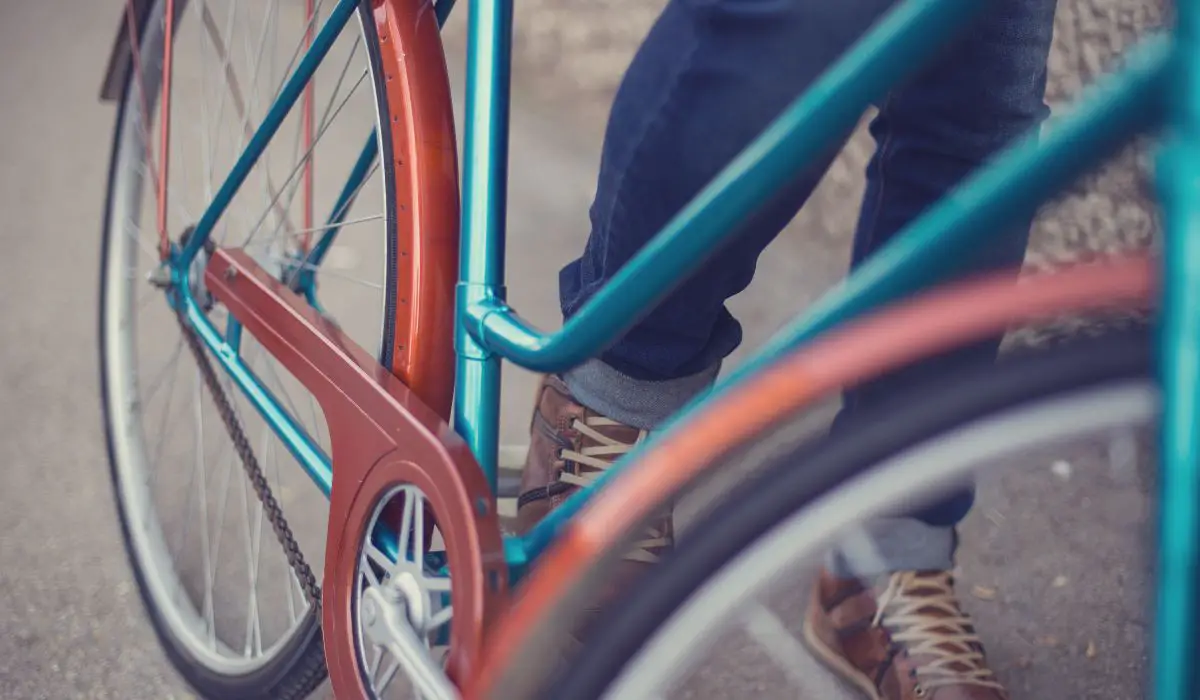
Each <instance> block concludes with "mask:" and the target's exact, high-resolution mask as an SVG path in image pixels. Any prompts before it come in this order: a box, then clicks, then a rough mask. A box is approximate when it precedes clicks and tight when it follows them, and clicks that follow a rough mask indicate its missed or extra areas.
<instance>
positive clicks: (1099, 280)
mask: <svg viewBox="0 0 1200 700" xmlns="http://www.w3.org/2000/svg"><path fill="white" fill-rule="evenodd" d="M1153 269H1154V267H1153V265H1152V262H1151V260H1150V259H1148V258H1145V257H1130V258H1125V259H1116V260H1112V261H1107V262H1103V263H1095V264H1088V265H1080V266H1076V267H1073V268H1069V269H1067V270H1063V271H1060V272H1057V273H1054V274H1043V275H1035V276H1031V277H1029V278H1025V279H1023V280H1020V281H1015V280H1014V279H1013V276H1012V274H1011V273H1008V274H999V275H994V276H990V277H986V278H980V279H977V280H974V281H968V282H963V283H959V284H955V285H950V286H947V287H944V288H941V289H938V290H935V291H933V292H929V293H927V294H925V295H923V296H920V297H918V298H917V299H915V300H913V301H911V302H909V303H905V304H901V305H898V306H895V307H892V308H890V309H888V310H885V311H883V312H881V313H879V314H877V315H875V316H872V317H869V318H867V319H865V320H863V321H859V322H856V323H853V324H850V325H848V326H846V327H844V328H842V329H839V330H836V331H833V332H830V333H828V334H827V335H825V336H823V337H821V338H819V339H818V340H816V341H814V342H813V343H812V344H811V345H809V346H808V347H807V348H806V349H805V350H803V351H801V352H798V353H796V354H795V355H792V356H791V357H789V358H787V359H785V360H783V361H781V362H780V363H778V364H776V365H775V366H774V367H772V368H770V369H768V370H766V371H764V372H762V373H760V374H758V375H757V376H755V377H753V378H751V379H748V380H747V381H746V382H745V383H743V384H742V385H741V386H739V387H738V388H735V389H733V390H731V391H730V392H729V393H728V394H726V395H725V396H724V397H723V398H721V399H719V400H717V401H715V402H714V403H713V404H712V405H711V406H709V407H707V408H706V409H704V410H702V411H701V412H700V413H699V414H698V415H697V416H696V417H695V418H694V419H693V420H692V421H691V422H690V423H689V428H688V429H687V430H683V431H679V432H674V433H672V434H670V435H668V436H666V437H665V438H664V439H663V440H662V441H661V442H659V443H658V444H657V445H656V446H654V447H651V448H650V450H649V451H648V452H647V453H646V454H645V456H644V457H643V459H642V460H641V461H640V462H639V463H638V464H637V466H636V468H633V469H630V470H628V471H627V472H625V473H623V474H622V475H621V476H620V477H619V478H617V479H615V480H614V481H613V482H612V483H611V484H609V485H608V487H606V488H605V489H604V491H603V492H602V493H600V494H598V495H597V496H596V498H595V499H594V500H593V501H592V502H591V503H590V504H589V505H588V507H586V508H585V509H584V510H583V511H582V512H581V513H580V514H579V516H578V517H577V518H576V519H575V520H574V521H573V522H571V523H570V524H568V525H567V527H566V529H565V531H564V533H563V535H562V536H561V537H560V538H559V540H558V541H557V542H556V543H555V544H554V546H552V547H551V549H550V550H548V551H547V552H546V553H545V554H544V555H543V557H542V558H541V560H540V561H539V563H538V564H537V565H536V566H535V568H534V570H533V571H532V573H531V574H530V575H529V577H528V578H527V579H526V580H525V581H524V582H523V583H522V585H521V586H520V589H519V594H518V596H517V597H516V598H515V599H514V601H513V603H512V605H510V606H509V608H508V611H507V613H506V614H505V615H504V617H503V618H502V620H501V622H500V624H499V625H498V626H497V628H496V629H495V630H493V631H492V632H491V633H489V635H488V645H487V647H488V649H489V652H488V655H487V656H486V657H485V659H484V664H483V669H482V671H481V673H480V675H479V676H478V677H477V678H475V679H474V681H473V682H472V683H471V684H470V685H468V686H467V689H466V694H465V696H464V697H466V698H470V699H471V700H477V699H482V698H489V699H491V700H504V699H506V698H512V697H527V696H528V693H529V692H531V691H533V690H535V689H532V688H529V687H528V685H527V684H528V683H529V682H530V677H531V675H532V674H531V673H530V667H529V663H527V662H528V661H530V660H529V659H528V658H519V654H520V650H521V649H525V648H530V647H528V646H527V645H529V644H530V643H531V642H534V641H535V640H536V639H537V638H538V636H539V635H541V634H547V633H548V632H549V630H550V629H551V626H552V625H551V624H550V623H552V621H553V619H554V617H556V616H558V615H560V614H562V613H563V612H565V611H566V610H568V608H566V607H564V606H567V605H569V604H571V603H572V602H573V601H572V591H575V590H577V589H578V588H579V587H580V586H581V584H582V583H583V582H584V581H585V579H587V578H588V577H589V576H595V575H596V574H597V573H599V571H601V570H602V569H603V563H604V562H606V561H608V560H609V559H611V558H612V557H613V556H615V554H614V552H615V550H616V548H617V547H618V546H619V545H620V543H621V541H622V538H623V537H624V536H625V533H627V532H632V531H634V529H635V528H636V527H637V526H638V525H639V524H640V523H641V522H642V521H644V520H645V519H647V518H649V517H651V516H652V515H653V514H654V513H656V512H658V509H659V508H661V507H662V504H664V503H668V502H670V501H671V499H673V498H675V497H676V496H678V495H679V494H680V492H682V491H683V490H685V489H686V488H687V486H688V485H689V484H691V483H694V482H695V481H696V480H697V479H698V478H701V477H702V476H703V475H704V474H705V472H706V470H708V469H710V468H712V467H713V466H715V465H717V464H719V462H720V458H721V456H723V455H725V454H728V453H729V452H730V450H732V449H734V448H736V447H737V446H738V445H740V444H743V443H744V442H745V441H746V440H750V439H753V438H754V437H755V436H757V435H759V434H761V432H762V431H763V430H765V429H767V428H769V427H770V426H771V425H772V424H773V423H775V422H776V421H780V420H784V419H786V418H787V417H788V416H790V415H793V414H794V413H795V412H796V411H798V410H800V409H802V408H803V407H804V406H805V405H806V404H809V403H811V402H813V401H815V400H818V399H821V398H823V397H825V396H827V395H829V394H830V393H832V392H835V391H838V390H839V389H840V388H842V387H844V386H848V385H853V384H856V383H859V382H862V381H864V380H868V379H870V378H872V377H874V376H878V375H880V374H882V373H885V372H887V371H890V370H893V369H896V368H898V367H901V366H903V365H905V364H908V363H910V362H913V361H915V360H917V359H920V358H923V357H929V356H931V355H934V354H936V353H938V352H941V351H944V350H947V349H950V348H953V347H956V346H960V345H962V344H965V343H968V342H971V341H974V340H979V339H982V338H986V337H989V336H994V335H995V334H997V333H1001V332H1003V331H1004V330H1005V329H1006V328H1008V327H1010V326H1012V325H1015V324H1020V323H1025V322H1029V321H1034V320H1039V319H1046V318H1051V317H1054V316H1056V315H1060V314H1063V313H1069V312H1078V311H1085V310H1096V309H1103V308H1130V307H1145V306H1147V305H1148V304H1149V303H1150V300H1151V298H1152V292H1153V288H1154V277H1153ZM616 554H619V552H616ZM534 662H535V663H536V660H534Z"/></svg>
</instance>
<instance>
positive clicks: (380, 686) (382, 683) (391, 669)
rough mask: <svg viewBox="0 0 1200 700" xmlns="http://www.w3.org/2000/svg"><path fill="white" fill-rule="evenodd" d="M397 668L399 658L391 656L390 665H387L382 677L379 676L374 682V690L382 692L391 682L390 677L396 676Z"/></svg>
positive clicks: (398, 666)
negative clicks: (377, 680) (376, 681)
mask: <svg viewBox="0 0 1200 700" xmlns="http://www.w3.org/2000/svg"><path fill="white" fill-rule="evenodd" d="M399 670H400V659H397V658H395V657H394V656H393V657H392V663H391V665H390V666H388V670H387V671H386V672H384V674H383V677H382V678H380V679H379V682H378V683H376V684H375V692H376V693H382V692H384V691H385V690H387V688H388V686H389V685H391V684H392V679H393V678H395V677H396V672H397V671H399Z"/></svg>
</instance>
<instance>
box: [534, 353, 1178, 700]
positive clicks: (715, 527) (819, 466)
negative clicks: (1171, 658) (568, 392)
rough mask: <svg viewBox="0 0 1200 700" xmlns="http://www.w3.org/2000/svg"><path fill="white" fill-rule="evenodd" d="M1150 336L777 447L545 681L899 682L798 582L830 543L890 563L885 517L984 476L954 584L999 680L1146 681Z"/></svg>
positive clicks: (686, 684)
mask: <svg viewBox="0 0 1200 700" xmlns="http://www.w3.org/2000/svg"><path fill="white" fill-rule="evenodd" d="M1150 347H1151V345H1150V342H1149V340H1148V338H1147V337H1146V336H1145V335H1144V334H1130V335H1121V336H1117V337H1108V338H1103V339H1100V340H1091V341H1087V342H1076V343H1072V344H1070V345H1067V346H1063V347H1059V348H1057V349H1054V350H1051V351H1046V352H1038V353H1030V354H1025V355H1023V356H1020V357H1013V358H1009V359H1007V360H1005V361H1002V362H1000V363H999V364H998V365H995V366H993V365H981V366H979V367H976V368H974V369H973V370H969V371H965V372H964V373H962V374H957V375H955V376H951V377H947V378H946V379H945V381H944V382H943V383H941V384H940V385H939V386H938V387H932V388H930V389H929V390H927V391H924V392H921V394H920V395H919V396H908V397H903V398H902V399H901V400H899V401H898V402H897V403H896V404H894V405H892V406H890V407H881V409H884V410H881V411H880V412H879V413H877V414H875V415H872V416H864V419H863V421H862V422H861V423H858V424H856V427H855V428H854V429H853V430H851V431H845V432H839V433H837V434H834V435H831V436H828V437H825V438H822V439H820V440H817V441H815V442H812V443H809V444H808V445H807V446H804V447H802V448H800V450H799V451H798V452H794V451H792V450H790V449H784V450H782V451H775V453H776V454H777V455H785V456H776V457H775V458H773V460H772V461H770V462H768V464H767V466H766V467H765V468H764V469H763V470H762V471H760V472H756V476H755V477H754V478H753V479H751V480H750V481H748V482H746V483H744V484H742V485H741V486H740V487H739V488H737V489H736V490H734V491H733V492H731V493H730V494H729V496H728V498H725V499H723V500H722V501H721V502H720V505H719V506H718V507H716V508H715V509H713V510H712V511H711V512H709V513H708V514H707V515H704V516H702V517H700V518H699V519H698V520H697V521H696V522H694V523H692V524H691V525H689V526H688V527H686V528H685V532H684V535H683V537H682V541H681V543H680V545H679V549H678V550H676V551H675V552H674V553H673V554H672V555H671V556H669V557H667V558H665V559H664V560H663V561H662V562H661V563H660V565H659V566H657V567H656V568H655V569H654V571H652V572H651V573H650V574H648V575H647V577H646V578H645V579H644V580H643V581H642V582H641V584H640V585H639V586H637V587H635V588H634V589H633V590H631V591H629V592H628V594H627V595H625V596H624V597H623V598H622V599H621V600H620V601H619V602H618V603H616V604H614V605H613V606H612V607H611V614H610V615H607V616H605V617H604V619H603V620H602V621H600V622H599V623H598V624H597V625H596V627H595V628H593V629H591V630H590V631H589V634H588V636H587V637H586V639H585V643H584V644H583V647H582V649H581V650H580V652H579V653H578V654H576V655H573V656H572V658H571V659H570V660H569V661H568V662H567V663H566V664H564V666H563V670H562V671H561V673H560V674H559V675H558V676H557V679H556V682H555V683H554V684H552V685H551V686H550V688H549V690H548V691H547V692H546V693H545V695H544V697H547V698H561V697H571V698H580V699H582V698H601V697H603V698H622V699H633V698H671V697H688V698H717V697H743V696H747V695H749V694H754V695H756V696H758V697H771V698H775V697H778V698H804V699H805V700H808V699H812V700H816V699H817V698H820V699H821V700H825V699H827V698H843V697H845V698H854V697H869V698H873V699H877V698H882V697H885V695H884V694H883V693H882V692H881V691H880V690H879V688H878V687H876V683H877V682H878V679H879V678H882V675H876V676H875V677H869V675H870V674H859V673H854V672H853V671H854V670H853V669H849V671H850V672H847V671H848V669H847V668H846V667H845V665H844V664H841V665H839V663H838V660H837V659H830V658H829V654H828V650H827V649H822V648H821V646H820V645H819V644H814V643H813V641H814V640H813V639H812V631H811V628H809V627H808V626H807V624H806V620H805V612H804V611H805V609H806V607H807V605H808V604H809V599H810V594H809V592H808V591H807V586H806V585H805V584H804V583H803V582H805V581H807V580H811V578H812V576H813V574H814V572H815V571H816V570H817V568H818V567H820V566H822V565H824V564H826V563H827V562H829V561H830V559H829V556H830V554H829V553H830V552H831V551H834V552H837V553H838V555H839V556H840V557H842V561H843V564H845V562H849V563H850V565H851V568H852V569H853V568H854V567H855V566H857V567H858V568H860V569H862V570H864V571H866V570H873V568H877V567H878V566H879V561H880V560H879V557H880V552H879V551H877V550H876V548H875V547H874V546H873V542H874V541H875V539H874V538H873V536H872V532H874V531H873V530H872V529H871V524H872V523H873V522H876V523H877V522H879V521H877V520H875V519H876V518H878V517H879V516H885V515H896V514H899V513H909V512H914V509H916V508H920V507H922V506H924V505H926V504H928V503H931V502H936V501H937V500H938V498H939V496H945V495H946V494H947V493H950V492H953V491H954V490H956V489H959V488H961V487H962V486H963V485H964V484H966V483H970V482H974V483H977V484H978V495H977V503H976V505H975V507H974V509H973V512H972V514H971V516H970V517H968V518H967V520H966V521H964V522H963V523H962V525H961V526H960V532H961V533H962V542H963V544H962V546H961V547H960V548H959V555H958V560H959V567H958V570H957V571H956V573H957V578H958V590H959V592H960V596H961V597H963V598H965V601H966V602H965V603H964V604H965V605H966V607H967V608H968V609H970V611H971V613H972V614H973V615H974V617H975V619H976V623H977V627H978V629H979V631H980V634H981V636H982V637H983V638H984V639H985V641H986V642H987V644H988V653H989V656H988V660H989V662H990V665H991V668H992V669H993V670H994V671H995V674H996V676H995V679H996V680H997V681H998V682H1001V683H1003V684H1004V685H1006V686H1007V687H1008V688H1009V689H1010V691H1011V692H1012V693H1013V694H1014V697H1026V698H1049V697H1056V698H1057V697H1079V698H1083V697H1105V698H1114V699H1117V698H1120V699H1124V698H1128V699H1129V700H1133V699H1134V698H1142V697H1144V692H1145V690H1144V689H1145V685H1144V675H1143V674H1142V673H1141V670H1142V667H1143V666H1144V664H1145V656H1146V653H1147V644H1146V638H1147V636H1148V635H1147V633H1146V629H1147V625H1146V620H1145V619H1144V618H1145V614H1146V611H1145V610H1144V607H1145V606H1144V601H1145V600H1146V596H1147V595H1150V594H1152V591H1153V589H1152V587H1151V586H1149V585H1148V581H1149V578H1150V576H1149V569H1150V566H1149V565H1148V560H1149V558H1148V557H1146V555H1145V553H1144V552H1142V551H1141V549H1142V547H1143V545H1144V543H1145V542H1146V541H1148V540H1149V538H1148V537H1146V536H1144V533H1143V530H1144V528H1146V527H1147V526H1148V524H1149V521H1150V520H1151V518H1149V517H1148V513H1149V512H1150V510H1151V509H1150V508H1149V505H1148V503H1149V497H1148V495H1147V491H1148V485H1147V482H1149V481H1151V480H1152V472H1151V470H1150V469H1149V467H1148V465H1149V464H1150V463H1151V455H1150V449H1149V445H1150V444H1151V441H1150V439H1149V434H1150V428H1151V426H1152V425H1153V422H1154V419H1155V417H1156V412H1157V389H1156V387H1155V384H1154V382H1153V375H1152V373H1151V371H1150V366H1151V365H1150ZM889 409H890V410H889ZM897 409H903V410H897ZM1014 466H1016V467H1023V468H1024V469H1021V470H1013V469H1012V468H1013V467H1014ZM1002 470H1003V471H1002ZM856 563H857V564H856ZM875 580H876V581H877V580H878V579H875ZM872 583H873V581H872V580H870V579H868V577H866V576H864V580H863V585H864V586H865V587H869V586H870V585H871V584H872ZM822 661H824V663H822ZM839 666H840V667H839ZM831 671H832V672H831ZM1131 671H1132V672H1131ZM932 697H937V695H936V692H934V693H933V694H932Z"/></svg>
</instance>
